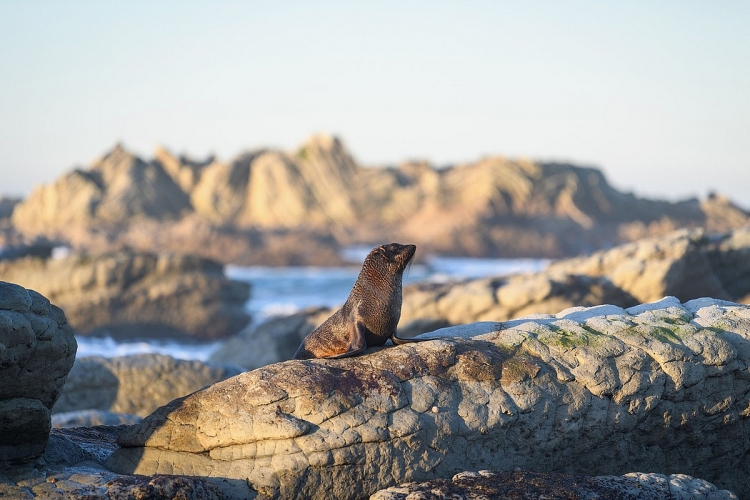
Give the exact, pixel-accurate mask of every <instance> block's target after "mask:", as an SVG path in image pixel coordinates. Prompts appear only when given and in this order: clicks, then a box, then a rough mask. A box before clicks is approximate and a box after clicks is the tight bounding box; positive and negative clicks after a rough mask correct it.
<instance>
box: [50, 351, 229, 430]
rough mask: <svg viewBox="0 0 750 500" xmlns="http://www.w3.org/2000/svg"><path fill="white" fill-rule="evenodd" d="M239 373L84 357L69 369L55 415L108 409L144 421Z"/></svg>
mask: <svg viewBox="0 0 750 500" xmlns="http://www.w3.org/2000/svg"><path fill="white" fill-rule="evenodd" d="M238 373H240V369H239V368H236V367H231V366H221V365H210V364H206V363H202V362H200V361H196V360H180V359H174V358H172V357H171V356H165V355H161V354H139V355H134V356H120V357H114V358H103V357H99V356H91V357H85V358H80V359H77V360H76V362H75V364H74V365H73V368H72V369H71V370H70V374H69V375H68V380H67V382H66V383H65V387H64V389H63V392H62V395H61V396H60V399H59V400H58V401H57V404H56V405H55V407H54V408H53V413H64V412H71V411H77V410H106V411H111V412H115V413H125V414H134V415H140V416H142V417H143V416H146V415H148V414H149V413H151V412H152V411H154V410H155V409H156V408H158V407H159V406H162V405H164V404H166V403H168V402H169V401H172V400H173V399H175V398H178V397H181V396H185V395H187V394H190V393H191V392H195V391H197V390H198V389H201V388H203V387H206V386H207V385H210V384H213V383H215V382H218V381H220V380H224V379H226V378H229V377H232V376H234V375H237V374H238ZM102 423H104V422H102Z"/></svg>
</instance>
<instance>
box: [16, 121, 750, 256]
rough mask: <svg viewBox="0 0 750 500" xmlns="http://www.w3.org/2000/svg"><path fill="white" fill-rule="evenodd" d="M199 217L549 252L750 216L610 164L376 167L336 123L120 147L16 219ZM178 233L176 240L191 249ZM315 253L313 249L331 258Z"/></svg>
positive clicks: (723, 225)
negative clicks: (668, 195)
mask: <svg viewBox="0 0 750 500" xmlns="http://www.w3.org/2000/svg"><path fill="white" fill-rule="evenodd" d="M185 217H188V218H193V219H196V218H197V220H198V221H202V222H203V223H207V224H209V225H212V226H215V227H217V228H231V229H232V230H234V231H235V232H234V233H232V232H231V231H230V232H229V233H230V234H233V235H234V237H235V238H238V239H251V240H252V238H253V233H252V231H259V232H260V233H268V232H270V233H276V232H279V231H281V232H282V233H285V232H291V233H294V234H296V235H298V237H304V238H305V239H310V240H311V241H315V242H320V240H319V239H316V237H315V235H318V238H319V237H320V236H319V235H324V236H325V237H329V238H331V239H330V240H329V241H328V244H329V245H330V247H332V248H335V247H338V246H340V245H349V244H355V243H371V242H373V241H380V240H384V241H385V240H387V241H394V240H398V241H409V242H413V243H416V244H418V245H419V246H420V247H422V248H423V249H424V250H427V251H428V252H429V253H450V254H463V255H473V256H487V255H492V256H547V257H560V256H563V255H572V254H579V253H582V252H586V251H591V250H594V249H597V248H602V247H606V246H611V245H613V244H616V243H621V242H623V241H630V240H633V239H637V238H642V237H644V236H647V235H650V234H663V233H664V232H668V231H670V230H673V229H675V228H678V227H682V226H703V227H706V228H707V229H708V230H710V231H717V230H728V229H733V228H736V227H738V226H740V225H742V224H745V223H747V221H748V214H747V213H745V212H744V211H742V210H741V209H739V208H737V207H736V206H734V205H732V204H731V202H729V201H728V200H726V199H725V198H722V197H721V196H718V195H717V196H712V197H710V198H709V199H707V200H705V201H703V202H699V201H698V200H689V201H685V202H681V203H667V202H661V201H651V200H646V199H639V198H636V197H635V196H633V195H632V194H624V193H621V192H619V191H617V190H615V189H613V188H612V187H611V186H609V184H608V183H607V181H606V179H605V178H604V176H603V175H602V173H601V172H600V171H598V170H596V169H593V168H583V167H576V166H572V165H562V164H548V163H534V162H530V161H524V160H519V161H514V160H508V159H505V158H500V157H493V158H484V159H482V160H479V161H477V162H475V163H469V164H464V165H457V166H454V167H450V168H445V169H440V170H438V169H435V168H433V167H432V166H430V165H429V164H426V163H406V164H403V165H401V166H399V167H391V168H365V167H362V166H360V165H358V164H357V163H356V161H355V160H354V158H353V157H352V155H351V154H350V153H349V152H348V151H347V150H346V148H345V147H344V145H343V144H342V142H341V141H340V140H338V139H337V138H334V137H330V136H326V135H318V136H314V137H312V138H310V139H309V140H308V141H306V142H305V143H304V144H303V145H302V146H301V147H300V148H298V149H297V150H296V151H294V152H291V153H287V152H281V151H273V150H263V149H261V150H257V151H252V152H249V153H246V154H244V155H241V156H240V157H238V158H236V159H235V160H232V161H230V162H229V163H221V162H217V161H216V160H214V159H213V158H210V159H208V160H206V161H204V162H196V161H192V160H188V159H185V158H177V157H175V156H173V155H171V154H170V153H169V152H167V151H166V150H164V149H163V148H160V149H159V150H157V152H156V158H155V159H154V160H153V161H151V162H144V161H143V160H141V159H139V158H136V157H135V156H133V155H132V154H130V153H128V152H126V151H124V150H123V149H122V148H121V147H120V146H117V147H115V148H114V149H113V150H112V151H111V152H110V153H108V154H107V155H105V156H104V157H103V158H102V159H100V160H98V161H96V162H95V163H94V164H93V165H92V167H91V168H90V169H88V170H76V171H74V172H72V173H70V174H68V175H66V176H64V177H61V178H60V179H58V180H57V181H56V182H55V183H53V184H50V185H47V186H43V187H40V188H38V189H37V190H36V191H35V192H34V193H32V195H31V196H30V197H29V198H28V199H27V200H25V201H24V202H23V203H21V204H20V205H18V206H17V207H16V210H15V211H14V213H13V218H12V220H13V223H14V225H15V226H16V227H17V228H18V229H19V230H20V231H22V232H23V233H25V234H27V235H39V234H42V235H45V236H47V237H50V238H53V239H54V238H62V239H64V240H65V241H70V242H73V243H74V244H77V245H81V246H89V247H91V246H97V245H99V246H101V245H106V244H110V245H111V244H113V243H116V242H118V241H119V242H120V243H122V242H131V243H132V241H133V240H137V241H138V243H139V244H140V245H144V246H141V247H139V248H146V249H151V250H153V249H155V248H157V247H156V245H165V244H166V245H170V243H169V240H168V239H167V240H166V241H161V242H149V241H148V240H147V239H143V238H138V237H136V236H131V235H130V233H131V232H136V233H137V232H139V231H142V228H143V222H144V221H150V222H151V223H152V224H154V223H158V224H157V226H158V227H160V228H161V231H162V232H163V231H164V230H165V228H169V227H171V226H173V225H174V224H179V221H180V220H182V219H184V218H185ZM197 223H198V222H194V224H197ZM153 232H154V233H156V232H157V231H153ZM196 238H199V239H200V242H202V243H203V245H198V244H195V243H194V244H193V245H192V246H193V247H195V249H197V250H200V248H201V246H204V247H210V246H211V245H210V244H211V243H213V242H212V241H211V240H210V239H209V238H208V237H207V236H206V237H205V238H201V236H200V235H196ZM148 245H151V246H148ZM172 245H173V246H169V247H168V248H166V249H169V250H173V251H174V250H178V249H179V246H178V245H177V244H172ZM248 245H249V247H248V248H256V249H257V248H263V245H262V244H259V243H258V242H257V241H256V242H255V244H252V243H248ZM158 248H159V249H163V248H164V247H161V246H160V247H158ZM285 248H286V247H283V246H282V247H281V249H282V250H284V249H285ZM182 250H184V249H182ZM311 254H313V252H312V251H310V252H307V253H303V254H302V255H303V257H307V258H309V259H310V260H311V261H315V260H318V261H319V260H320V258H319V257H317V256H315V255H311ZM201 255H205V254H201ZM236 257H237V255H236V254H235V255H229V256H227V257H225V258H236ZM225 262H227V260H225Z"/></svg>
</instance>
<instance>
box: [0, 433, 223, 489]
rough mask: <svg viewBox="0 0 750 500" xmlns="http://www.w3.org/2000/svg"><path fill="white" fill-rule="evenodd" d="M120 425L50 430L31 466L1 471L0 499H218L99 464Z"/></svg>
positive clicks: (178, 483) (194, 483)
mask: <svg viewBox="0 0 750 500" xmlns="http://www.w3.org/2000/svg"><path fill="white" fill-rule="evenodd" d="M123 428H124V426H114V427H113V426H102V427H81V428H76V429H53V430H52V433H51V435H50V440H49V445H48V446H47V449H46V451H45V452H44V454H43V455H42V456H41V457H39V458H38V459H37V460H36V461H34V462H29V463H26V464H22V465H12V466H7V467H4V468H1V469H0V498H8V499H37V500H52V499H60V498H65V499H67V500H133V499H136V498H137V499H144V500H145V499H148V500H174V499H185V500H220V499H221V498H222V497H221V492H220V490H219V489H218V488H217V487H216V486H215V485H213V484H211V483H210V482H208V481H206V480H204V479H200V478H194V477H177V476H165V475H157V476H153V477H143V476H123V475H119V474H115V473H113V472H111V471H109V470H107V469H106V468H104V466H103V465H102V463H103V461H104V460H106V458H107V457H108V456H109V455H110V454H111V453H112V451H113V450H114V449H115V448H116V447H117V445H116V444H115V442H114V441H115V439H116V437H117V435H118V434H119V433H120V432H122V430H123Z"/></svg>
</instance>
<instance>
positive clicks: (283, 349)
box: [209, 307, 421, 370]
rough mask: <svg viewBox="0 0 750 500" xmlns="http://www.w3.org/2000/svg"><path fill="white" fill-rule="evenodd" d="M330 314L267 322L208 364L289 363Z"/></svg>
mask: <svg viewBox="0 0 750 500" xmlns="http://www.w3.org/2000/svg"><path fill="white" fill-rule="evenodd" d="M331 314H333V310H332V309H329V308H327V307H321V308H310V309H306V310H304V311H301V312H298V313H295V314H291V315H289V316H280V317H276V318H270V319H268V320H267V321H265V322H263V323H261V324H260V325H252V326H249V327H248V328H246V329H244V330H243V331H241V332H240V333H238V334H237V335H235V336H234V337H232V338H230V339H227V340H226V341H225V342H224V344H223V345H222V346H221V347H220V348H219V349H218V350H217V351H216V352H214V353H213V354H212V355H211V357H210V358H209V360H210V361H211V362H213V363H225V364H231V365H237V366H241V367H243V368H245V369H247V370H254V369H255V368H260V367H261V366H266V365H270V364H272V363H278V362H279V361H284V360H287V359H292V356H294V353H295V351H296V350H297V347H299V345H300V343H301V342H302V340H303V339H304V338H305V337H306V336H307V335H308V334H309V333H310V332H312V331H313V330H314V329H315V328H317V327H318V326H320V325H321V324H322V323H323V322H324V321H325V320H326V319H328V317H329V316H330V315H331ZM420 333H421V332H420Z"/></svg>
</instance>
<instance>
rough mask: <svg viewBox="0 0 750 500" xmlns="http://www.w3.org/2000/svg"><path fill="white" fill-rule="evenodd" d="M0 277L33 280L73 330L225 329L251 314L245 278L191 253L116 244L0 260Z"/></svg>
mask: <svg viewBox="0 0 750 500" xmlns="http://www.w3.org/2000/svg"><path fill="white" fill-rule="evenodd" d="M0 279H4V280H8V281H12V282H14V283H19V284H21V285H23V286H26V287H29V288H33V289H35V290H37V291H39V292H40V293H41V294H43V295H45V296H46V297H49V299H50V300H51V301H53V302H54V303H56V304H57V305H59V306H60V307H61V308H62V309H63V310H64V311H65V314H66V316H67V318H68V321H69V322H70V325H71V326H72V327H73V329H74V330H75V331H76V333H78V334H91V333H94V334H97V333H109V334H111V335H113V336H116V337H118V336H119V337H150V336H165V335H190V336H192V337H196V338H202V339H214V338H220V337H226V336H229V335H232V334H234V333H237V332H239V331H240V330H242V328H244V327H245V326H246V325H247V323H249V321H250V316H249V315H248V314H247V312H246V311H245V309H244V306H245V303H246V302H247V300H248V298H249V296H250V292H249V285H247V284H246V283H242V282H238V281H232V280H229V279H227V278H226V276H225V275H224V272H223V267H222V266H221V265H220V264H217V263H215V262H211V261H208V260H204V259H201V258H197V257H191V256H186V255H175V254H158V255H157V254H152V253H143V252H133V251H129V250H120V251H117V252H111V253H104V254H96V255H88V254H71V255H68V256H67V257H64V258H59V259H39V258H33V257H27V258H21V259H16V260H13V261H0Z"/></svg>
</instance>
